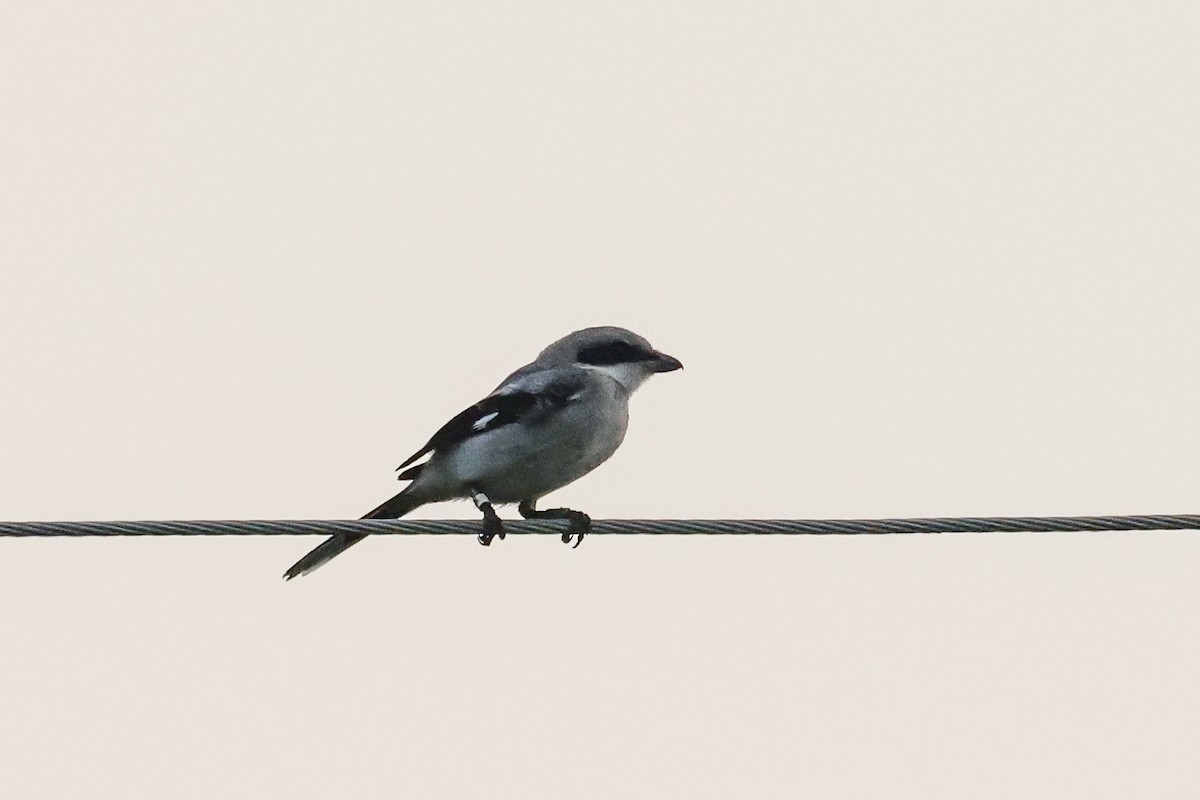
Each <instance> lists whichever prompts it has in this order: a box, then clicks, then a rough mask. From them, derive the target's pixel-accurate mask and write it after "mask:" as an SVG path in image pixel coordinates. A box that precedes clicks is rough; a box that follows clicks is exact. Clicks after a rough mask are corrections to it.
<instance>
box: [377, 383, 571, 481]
mask: <svg viewBox="0 0 1200 800" xmlns="http://www.w3.org/2000/svg"><path fill="white" fill-rule="evenodd" d="M530 383H533V384H534V385H531V386H530V388H529V390H527V391H524V390H515V391H514V390H509V391H506V392H501V393H497V394H490V395H488V396H487V397H485V398H483V399H482V400H480V401H479V402H478V403H476V404H475V405H473V406H471V407H470V408H468V409H466V410H465V411H463V412H461V413H460V414H457V415H456V416H455V417H454V418H453V419H451V420H450V421H449V422H447V423H446V424H445V425H443V426H442V427H441V428H438V431H437V433H435V434H434V435H433V436H432V437H430V439H429V441H428V442H426V443H425V446H424V447H422V448H421V449H420V450H418V451H417V452H415V453H413V454H412V455H411V456H409V457H408V459H407V460H406V461H405V462H404V463H403V464H401V465H400V466H398V467H396V469H397V470H402V469H404V468H405V467H407V466H408V465H409V464H411V463H413V462H414V461H416V460H417V459H418V458H420V457H421V456H424V455H426V454H427V453H431V452H433V451H434V450H438V449H440V448H443V447H449V446H451V445H455V444H458V443H459V442H462V441H465V440H466V439H470V438H471V437H472V436H478V435H480V434H481V433H485V432H487V431H493V430H495V429H496V428H499V427H502V426H504V425H512V424H513V423H514V422H518V421H520V420H531V419H534V418H536V417H538V416H540V415H542V414H544V413H546V412H548V411H552V410H554V409H558V408H562V407H563V406H565V405H567V403H569V402H571V401H572V400H573V399H574V398H576V397H578V393H579V392H580V390H581V389H582V388H583V378H582V376H579V375H563V376H555V377H554V378H553V379H552V380H548V381H536V382H530ZM400 477H401V478H402V479H403V478H404V475H401V476H400ZM413 477H415V475H414V476H413Z"/></svg>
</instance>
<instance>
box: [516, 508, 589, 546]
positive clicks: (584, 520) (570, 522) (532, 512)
mask: <svg viewBox="0 0 1200 800" xmlns="http://www.w3.org/2000/svg"><path fill="white" fill-rule="evenodd" d="M536 502H537V501H536V500H526V501H524V502H522V503H521V504H520V505H519V506H517V510H518V511H520V512H521V516H522V517H524V518H525V519H565V520H567V530H566V531H565V532H564V533H563V535H562V541H563V544H570V543H571V537H572V536H573V537H575V547H579V543H580V542H582V541H583V537H584V536H587V535H588V533H590V532H591V530H592V518H591V517H589V516H588V515H587V514H585V513H583V512H582V511H576V510H574V509H572V508H548V509H546V510H545V511H538V510H537V506H536Z"/></svg>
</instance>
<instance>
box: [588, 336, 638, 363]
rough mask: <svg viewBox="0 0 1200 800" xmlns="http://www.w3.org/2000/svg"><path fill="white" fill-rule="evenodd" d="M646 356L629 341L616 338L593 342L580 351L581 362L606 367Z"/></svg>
mask: <svg viewBox="0 0 1200 800" xmlns="http://www.w3.org/2000/svg"><path fill="white" fill-rule="evenodd" d="M641 358H644V354H643V353H642V351H641V350H639V349H638V348H637V347H634V346H633V345H631V344H630V343H629V342H623V341H621V340H619V339H618V340H616V341H612V342H603V343H602V344H593V345H589V346H588V347H585V348H583V349H582V350H580V351H579V363H581V364H591V365H593V366H597V367H606V366H610V365H612V364H628V363H629V362H631V361H637V360H638V359H641Z"/></svg>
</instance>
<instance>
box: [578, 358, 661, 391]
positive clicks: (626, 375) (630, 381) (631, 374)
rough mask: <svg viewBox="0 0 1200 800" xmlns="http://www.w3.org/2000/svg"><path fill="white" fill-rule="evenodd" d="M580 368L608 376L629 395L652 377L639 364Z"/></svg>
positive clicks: (589, 365) (585, 366)
mask: <svg viewBox="0 0 1200 800" xmlns="http://www.w3.org/2000/svg"><path fill="white" fill-rule="evenodd" d="M578 366H580V367H582V368H583V369H590V370H592V371H593V372H599V373H601V374H602V375H607V376H608V377H610V378H612V379H613V380H614V381H616V382H617V383H619V384H621V385H622V386H623V387H625V391H626V392H628V393H629V394H633V392H634V391H635V390H636V389H637V388H638V387H639V386H641V385H642V384H643V383H645V382H646V379H647V378H649V377H650V373H649V372H648V371H647V370H646V368H645V367H643V366H641V365H639V364H606V365H604V366H597V365H595V364H579V365H578Z"/></svg>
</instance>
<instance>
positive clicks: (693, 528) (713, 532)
mask: <svg viewBox="0 0 1200 800" xmlns="http://www.w3.org/2000/svg"><path fill="white" fill-rule="evenodd" d="M479 525H480V523H479V522H478V521H477V520H425V519H423V520H409V519H403V520H391V519H364V520H141V521H126V520H116V521H97V522H3V521H0V537H3V536H18V537H20V536H302V535H312V536H329V535H332V534H335V533H362V534H373V535H377V534H393V535H404V536H448V535H459V536H463V535H468V536H474V535H475V534H477V533H478V532H479ZM504 529H505V532H506V533H510V534H518V535H520V534H560V533H562V531H563V529H564V528H563V524H562V522H552V521H542V520H506V521H505V523H504ZM1168 530H1200V514H1154V515H1142V516H1123V517H927V518H912V519H609V520H595V521H593V523H592V530H591V534H589V535H606V534H607V535H616V536H672V535H686V536H779V535H782V536H803V535H816V536H827V535H837V536H846V535H868V536H875V535H882V534H912V533H1018V532H1026V533H1049V532H1059V533H1083V532H1089V531H1168Z"/></svg>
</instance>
